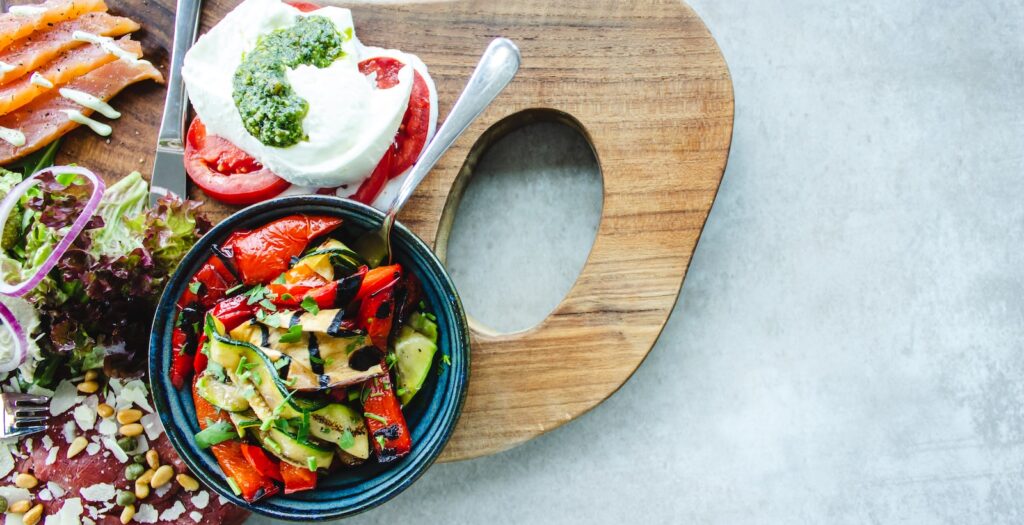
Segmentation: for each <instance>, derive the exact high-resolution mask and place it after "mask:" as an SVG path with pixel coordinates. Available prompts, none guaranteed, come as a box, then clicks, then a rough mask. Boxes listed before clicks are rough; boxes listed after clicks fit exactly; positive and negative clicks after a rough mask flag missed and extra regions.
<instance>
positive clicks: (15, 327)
mask: <svg viewBox="0 0 1024 525" xmlns="http://www.w3.org/2000/svg"><path fill="white" fill-rule="evenodd" d="M0 319H3V325H4V327H5V328H7V330H10V332H11V338H12V339H14V349H13V350H12V352H11V357H10V358H8V359H6V360H4V361H2V362H0V373H7V372H10V371H12V370H14V369H15V368H18V366H19V365H21V363H24V362H25V358H26V357H28V339H26V338H25V331H24V330H23V329H22V328H21V323H19V322H18V319H17V318H15V317H14V314H13V313H12V312H11V310H10V309H8V308H7V306H6V305H5V304H4V303H0Z"/></svg>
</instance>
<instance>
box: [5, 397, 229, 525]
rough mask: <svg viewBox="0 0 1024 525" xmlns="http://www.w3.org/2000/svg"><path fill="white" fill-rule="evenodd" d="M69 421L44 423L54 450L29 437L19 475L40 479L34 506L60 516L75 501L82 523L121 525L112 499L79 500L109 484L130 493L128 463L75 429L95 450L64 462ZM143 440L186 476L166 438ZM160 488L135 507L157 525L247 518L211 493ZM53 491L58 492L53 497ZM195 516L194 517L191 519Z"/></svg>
mask: <svg viewBox="0 0 1024 525" xmlns="http://www.w3.org/2000/svg"><path fill="white" fill-rule="evenodd" d="M151 402H152V401H151ZM71 421H75V420H74V418H73V417H72V411H68V412H65V413H64V414H61V415H59V416H57V417H54V418H53V419H51V420H50V421H48V423H49V428H48V429H47V431H46V434H45V436H46V438H49V441H48V442H49V443H52V446H51V447H46V446H45V443H41V441H45V440H46V438H43V437H40V436H38V435H36V436H33V437H34V439H33V441H34V443H35V446H34V447H33V448H32V451H31V452H30V453H28V454H27V457H25V459H23V460H21V461H19V462H18V465H17V471H18V472H31V473H33V475H35V476H36V478H37V479H38V480H39V487H38V488H37V489H35V490H33V492H34V496H35V498H36V501H39V502H40V503H42V504H43V506H44V508H45V514H46V515H47V516H53V515H54V514H56V513H57V512H59V511H60V510H61V508H62V507H63V506H64V504H65V502H66V501H67V500H68V499H71V498H79V499H80V501H81V503H82V505H83V506H84V507H85V509H84V512H83V515H82V516H81V517H82V518H89V519H91V520H93V522H95V523H96V524H97V525H120V524H121V519H120V514H121V507H120V506H115V505H114V501H113V498H111V499H110V500H109V501H95V498H93V500H90V499H89V498H86V497H85V496H84V495H83V493H82V490H83V489H85V494H90V491H91V490H95V487H96V486H97V485H100V484H109V485H112V486H113V488H114V490H126V491H134V487H135V485H134V483H132V482H130V481H128V480H127V479H125V475H124V472H125V467H126V466H127V463H122V462H120V461H119V460H118V459H117V458H116V457H115V456H114V455H113V454H111V452H110V450H109V447H107V446H106V445H104V444H103V443H102V441H101V438H102V437H103V436H102V435H100V433H99V432H98V431H97V429H95V428H90V429H89V430H87V431H82V430H81V428H80V427H78V426H76V427H75V428H74V429H73V430H74V435H76V436H79V435H80V436H83V437H85V438H86V439H87V440H89V442H91V443H96V445H92V449H89V450H86V451H82V452H80V453H79V454H77V455H76V456H75V457H73V458H71V459H68V458H67V451H68V448H69V447H70V444H69V443H68V441H67V438H66V437H65V435H64V426H65V425H66V424H67V423H68V422H71ZM116 437H117V436H115V437H114V439H116ZM147 441H148V444H149V448H150V449H153V450H156V451H157V453H158V454H159V455H160V463H161V464H166V465H171V466H172V467H173V468H174V471H175V472H188V471H189V470H188V467H187V466H186V465H185V462H184V461H182V460H181V458H180V457H178V454H177V453H176V452H175V451H174V447H172V446H171V442H170V440H169V439H168V438H167V434H165V433H163V432H161V433H160V436H159V437H158V438H157V439H155V440H151V441H149V440H147ZM25 442H26V440H22V441H21V442H20V443H18V445H17V447H18V449H19V450H20V451H26V450H25V446H26V445H25ZM51 449H57V450H56V453H54V457H53V458H50V457H49V455H50V454H51V452H50V450H51ZM90 452H91V453H90ZM129 461H131V460H129ZM164 487H165V488H164V489H162V490H153V491H152V492H151V493H150V496H149V497H147V498H145V499H144V500H142V501H139V502H138V503H136V508H139V509H141V508H142V505H143V504H144V505H147V506H148V507H150V514H156V515H158V516H163V518H158V519H157V520H156V521H155V522H156V523H159V524H160V525H196V523H197V521H196V519H195V518H196V517H198V516H201V520H200V523H202V522H205V523H207V524H210V525H213V524H217V525H240V524H241V523H242V522H243V521H245V519H246V518H247V517H248V516H249V513H248V512H246V511H245V510H243V509H241V508H239V507H236V506H234V505H232V504H231V503H228V502H227V501H225V500H223V499H221V498H220V496H218V495H217V494H216V493H215V492H213V491H211V490H209V489H207V488H205V487H201V488H200V490H198V491H195V492H186V491H185V490H184V489H182V488H181V485H179V484H178V483H176V482H173V481H172V482H171V483H168V484H167V485H165V486H164ZM43 489H45V490H46V491H47V492H49V493H50V495H49V497H39V496H40V492H42V491H43ZM54 490H56V491H58V492H57V493H54V492H53V491H54ZM178 502H180V506H179V507H178V510H177V512H175V511H174V510H172V508H173V507H175V506H178ZM168 511H170V512H169V514H168ZM193 513H195V514H196V516H193ZM172 516H174V517H172ZM83 522H84V520H83ZM61 523H66V522H64V521H62V522H61ZM132 523H140V521H138V520H136V521H133V522H132ZM146 523H154V522H152V521H146Z"/></svg>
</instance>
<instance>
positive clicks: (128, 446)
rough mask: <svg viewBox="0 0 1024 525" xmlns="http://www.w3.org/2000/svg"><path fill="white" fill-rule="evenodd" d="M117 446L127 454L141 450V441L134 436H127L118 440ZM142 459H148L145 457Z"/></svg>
mask: <svg viewBox="0 0 1024 525" xmlns="http://www.w3.org/2000/svg"><path fill="white" fill-rule="evenodd" d="M117 446H119V447H121V450H123V451H125V452H127V451H129V450H135V449H137V448H139V440H138V439H136V438H135V437H134V436H125V437H123V438H121V439H119V440H117ZM142 459H146V457H145V456H143V457H142Z"/></svg>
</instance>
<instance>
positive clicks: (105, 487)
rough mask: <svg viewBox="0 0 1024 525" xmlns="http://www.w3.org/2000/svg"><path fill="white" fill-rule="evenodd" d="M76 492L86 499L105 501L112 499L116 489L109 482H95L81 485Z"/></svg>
mask: <svg viewBox="0 0 1024 525" xmlns="http://www.w3.org/2000/svg"><path fill="white" fill-rule="evenodd" d="M78 493H79V494H81V495H82V497H83V498H85V500H86V501H99V502H107V501H110V500H112V499H114V496H116V495H117V490H116V489H115V488H114V486H113V485H111V484H110V483H97V484H95V485H91V486H88V487H82V488H81V489H79V490H78Z"/></svg>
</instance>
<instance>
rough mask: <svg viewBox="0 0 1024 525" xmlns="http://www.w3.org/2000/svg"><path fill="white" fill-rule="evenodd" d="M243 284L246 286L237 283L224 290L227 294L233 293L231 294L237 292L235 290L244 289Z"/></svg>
mask: <svg viewBox="0 0 1024 525" xmlns="http://www.w3.org/2000/svg"><path fill="white" fill-rule="evenodd" d="M242 286H244V285H242V284H236V285H234V286H232V287H231V288H228V289H227V290H225V291H224V294H225V295H231V294H233V293H235V292H237V291H239V290H241V289H242Z"/></svg>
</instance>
